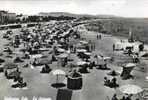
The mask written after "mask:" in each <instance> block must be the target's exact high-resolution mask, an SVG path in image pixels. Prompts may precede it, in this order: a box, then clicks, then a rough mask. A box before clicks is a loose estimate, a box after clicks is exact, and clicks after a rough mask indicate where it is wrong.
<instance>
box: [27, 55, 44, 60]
mask: <svg viewBox="0 0 148 100" xmlns="http://www.w3.org/2000/svg"><path fill="white" fill-rule="evenodd" d="M30 56H31V58H33V59H34V58H41V57H43V55H42V54H35V55H30Z"/></svg>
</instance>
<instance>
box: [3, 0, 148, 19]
mask: <svg viewBox="0 0 148 100" xmlns="http://www.w3.org/2000/svg"><path fill="white" fill-rule="evenodd" d="M0 10H7V11H9V12H15V13H17V14H20V13H22V14H29V15H34V14H38V13H39V12H69V13H75V14H92V15H106V14H107V15H116V16H123V17H148V12H147V11H148V0H0Z"/></svg>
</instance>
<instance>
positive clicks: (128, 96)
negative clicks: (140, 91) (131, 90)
mask: <svg viewBox="0 0 148 100" xmlns="http://www.w3.org/2000/svg"><path fill="white" fill-rule="evenodd" d="M111 100H133V99H132V95H131V94H129V95H126V96H123V97H122V98H120V99H119V98H118V97H117V95H116V94H114V95H113V97H112V99H111ZM135 100H140V99H139V98H136V99H135Z"/></svg>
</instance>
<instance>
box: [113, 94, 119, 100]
mask: <svg viewBox="0 0 148 100" xmlns="http://www.w3.org/2000/svg"><path fill="white" fill-rule="evenodd" d="M111 100H119V99H118V98H117V95H116V94H114V95H113V97H112V99H111Z"/></svg>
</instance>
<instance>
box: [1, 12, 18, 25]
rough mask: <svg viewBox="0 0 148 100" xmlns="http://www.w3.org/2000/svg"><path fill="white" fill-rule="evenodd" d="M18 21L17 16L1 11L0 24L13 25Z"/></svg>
mask: <svg viewBox="0 0 148 100" xmlns="http://www.w3.org/2000/svg"><path fill="white" fill-rule="evenodd" d="M15 21H16V14H15V13H9V12H8V11H4V10H0V24H7V23H13V22H15Z"/></svg>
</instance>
